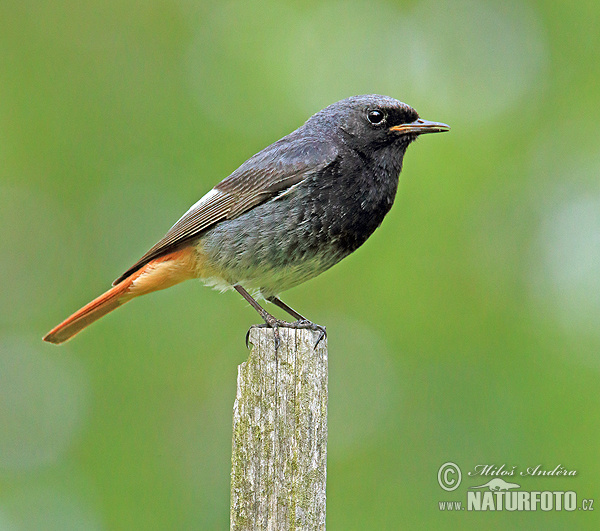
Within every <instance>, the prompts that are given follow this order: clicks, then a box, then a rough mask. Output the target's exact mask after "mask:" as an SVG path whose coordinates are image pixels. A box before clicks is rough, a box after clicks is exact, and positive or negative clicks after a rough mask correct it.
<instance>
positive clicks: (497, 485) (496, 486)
mask: <svg viewBox="0 0 600 531" xmlns="http://www.w3.org/2000/svg"><path fill="white" fill-rule="evenodd" d="M520 486H521V485H517V484H516V483H508V482H507V481H504V480H503V479H500V478H494V479H491V480H490V481H488V482H487V483H485V484H484V485H479V486H477V487H469V488H470V489H483V488H484V487H488V488H489V489H490V490H491V491H492V492H499V491H508V490H510V489H518V488H519V487H520Z"/></svg>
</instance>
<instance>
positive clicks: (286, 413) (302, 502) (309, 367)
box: [230, 328, 327, 531]
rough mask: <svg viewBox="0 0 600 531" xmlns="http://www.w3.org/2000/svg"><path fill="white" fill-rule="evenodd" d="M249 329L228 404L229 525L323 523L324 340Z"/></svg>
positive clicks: (305, 526) (308, 526)
mask: <svg viewBox="0 0 600 531" xmlns="http://www.w3.org/2000/svg"><path fill="white" fill-rule="evenodd" d="M279 333H280V336H281V344H280V346H279V349H278V351H277V353H275V342H274V337H273V330H272V329H269V328H252V329H251V330H250V338H249V342H250V343H251V344H252V345H253V348H252V350H251V352H250V355H249V357H248V360H247V361H246V362H244V363H242V364H241V365H240V366H239V367H238V379H237V396H236V399H235V404H234V406H233V444H232V447H233V449H232V469H231V511H230V516H231V529H232V530H236V531H238V530H244V531H246V530H261V531H262V530H273V531H283V530H289V529H294V530H300V529H302V530H307V531H308V530H310V531H312V530H316V529H323V530H324V529H325V484H326V470H327V469H326V465H327V338H323V339H322V340H321V342H320V343H319V345H318V346H317V348H316V349H314V347H313V346H314V344H315V342H316V341H317V339H318V337H319V333H318V332H314V331H312V330H295V329H292V328H280V329H279Z"/></svg>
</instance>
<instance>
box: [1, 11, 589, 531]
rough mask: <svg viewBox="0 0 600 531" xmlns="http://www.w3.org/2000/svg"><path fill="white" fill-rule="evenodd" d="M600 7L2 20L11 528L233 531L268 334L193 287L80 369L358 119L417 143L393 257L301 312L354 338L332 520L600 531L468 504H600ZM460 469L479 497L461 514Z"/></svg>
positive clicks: (355, 267)
mask: <svg viewBox="0 0 600 531" xmlns="http://www.w3.org/2000/svg"><path fill="white" fill-rule="evenodd" d="M599 20H600V3H598V2H597V1H580V2H577V3H576V4H575V5H574V4H573V3H571V2H543V1H541V0H539V1H537V2H536V1H525V2H524V1H516V0H514V1H513V0H511V1H508V2H492V1H480V2H475V1H471V0H458V1H454V2H441V1H440V2H436V1H434V0H424V1H417V0H413V1H404V2H401V1H396V2H394V1H391V0H390V1H383V0H369V1H367V0H354V1H344V2H342V1H338V2H323V1H321V2H317V1H309V2H300V1H287V2H275V1H274V0H273V1H262V2H251V1H234V2H201V1H193V0H162V1H161V0H148V1H139V0H138V1H134V0H126V1H123V0H119V1H116V0H87V1H83V2H81V1H75V0H57V1H54V2H44V1H40V0H19V1H16V0H2V1H1V2H0V227H1V230H0V249H1V250H2V252H1V254H0V274H1V278H2V286H1V289H0V530H2V531H5V530H10V531H13V530H38V529H40V530H71V529H72V530H88V529H89V530H121V529H122V530H129V529H135V530H137V529H140V530H142V529H143V530H147V529H159V530H162V529H165V530H166V529H182V530H187V529H203V530H204V529H207V530H211V529H226V528H228V525H229V524H228V518H229V514H228V511H229V470H230V453H231V419H232V405H233V400H234V396H235V380H236V371H237V365H238V364H239V363H241V362H243V361H244V360H245V358H246V356H247V351H246V349H245V346H244V334H245V333H246V330H247V328H248V326H249V325H251V324H252V323H255V322H257V316H256V314H255V313H254V311H253V310H252V309H250V308H249V307H248V306H247V304H246V303H245V302H244V301H242V299H241V297H239V296H238V295H237V294H235V293H233V294H232V293H227V294H224V295H221V294H219V293H217V292H214V291H211V290H209V289H207V288H205V287H203V286H202V285H201V284H200V282H188V283H185V284H183V285H179V286H177V287H175V288H173V289H170V290H167V291H164V292H159V293H156V294H153V295H151V296H149V297H145V298H143V299H140V300H137V301H135V302H133V303H131V304H130V305H127V306H126V307H124V308H122V309H120V310H119V311H117V312H115V313H114V314H111V315H110V316H108V317H106V318H104V319H102V320H101V321H100V322H98V323H97V324H96V325H94V326H93V327H92V328H90V329H89V330H87V331H86V332H85V333H83V334H81V336H78V337H77V338H76V339H75V340H73V341H72V342H70V343H68V344H67V345H65V346H63V347H61V348H59V349H57V348H56V347H54V346H51V345H47V344H43V343H42V342H41V336H42V335H43V334H44V333H45V332H46V331H47V330H48V329H50V328H51V327H52V326H54V325H55V324H57V322H59V321H60V320H62V319H63V318H65V317H66V316H67V315H68V314H69V313H71V312H72V311H74V310H75V309H77V308H78V307H79V306H81V305H82V304H84V303H86V302H88V300H90V299H91V298H93V297H95V296H96V295H98V294H99V293H101V292H102V291H103V290H104V289H105V288H107V287H108V286H109V284H110V281H112V280H113V279H114V278H115V277H117V276H118V275H119V274H120V273H122V272H123V271H124V270H125V269H126V268H127V267H128V266H130V265H131V264H132V263H133V262H135V261H136V260H137V259H138V258H139V256H140V255H141V254H143V253H144V252H145V251H146V250H147V249H148V248H149V247H150V246H151V245H152V244H153V243H154V242H155V241H156V240H158V239H159V238H160V237H161V236H162V235H163V234H164V232H165V231H166V230H167V229H168V227H170V226H171V224H172V223H173V222H174V221H176V220H177V218H178V217H179V216H180V215H181V214H182V213H183V212H184V211H185V210H186V209H187V208H188V207H189V206H190V205H191V204H192V203H194V202H195V201H196V200H198V199H199V198H200V197H201V196H202V195H203V194H204V193H205V192H207V191H208V190H209V189H210V188H211V187H212V186H213V185H214V184H215V183H216V182H218V181H219V180H221V179H222V178H224V177H225V176H227V175H228V174H229V173H230V172H231V171H233V170H234V169H235V168H236V167H237V166H238V165H239V164H240V163H241V162H243V161H244V160H245V159H246V158H248V157H249V156H251V155H252V154H254V153H255V152H256V151H258V150H259V149H261V148H262V147H264V146H265V145H267V144H269V143H271V142H272V141H274V140H276V139H278V138H279V137H281V136H283V135H284V134H286V133H288V132H290V131H291V130H293V129H295V128H296V127H298V126H299V125H300V124H301V123H303V122H304V120H306V119H307V118H308V117H309V116H310V115H311V114H312V113H314V112H316V111H317V110H319V109H321V108H322V107H324V106H326V105H328V104H329V103H332V102H333V101H336V100H339V99H342V98H344V97H347V96H350V95H354V94H361V93H381V94H387V95H390V96H393V97H397V98H399V99H401V100H402V101H405V102H407V103H409V104H411V105H413V106H414V107H416V108H417V109H418V111H419V112H420V113H421V115H422V116H423V117H424V118H427V119H430V120H437V121H443V122H446V123H449V124H450V125H451V126H452V131H451V133H448V134H444V135H435V136H433V135H432V136H426V137H424V138H423V139H421V140H419V141H418V142H417V143H416V145H413V146H411V147H410V149H409V151H408V154H407V157H406V159H405V166H404V171H403V174H402V178H401V184H400V189H399V194H398V198H397V200H396V204H395V206H394V208H393V209H392V211H391V213H390V214H389V216H388V217H387V219H386V220H385V222H384V224H383V226H382V227H381V228H380V229H379V230H378V231H377V232H376V233H375V234H374V236H373V237H372V238H371V239H370V240H369V241H368V242H367V244H366V245H364V247H362V248H361V249H360V250H358V251H357V252H356V253H355V254H354V255H353V256H351V257H350V258H348V259H347V260H345V261H344V262H343V263H341V264H339V265H338V266H336V267H335V268H333V269H332V270H330V271H328V272H327V273H325V274H323V275H322V276H321V277H319V278H317V279H315V280H312V281H311V282H309V283H307V284H304V285H302V286H300V287H298V288H295V289H293V290H291V291H289V292H288V293H286V294H285V297H284V298H285V300H286V301H287V302H288V303H289V304H290V305H291V306H292V307H295V308H298V309H299V310H301V311H302V312H303V313H305V314H306V315H308V316H309V317H311V318H312V319H313V320H315V321H316V322H319V323H322V324H325V325H327V327H328V331H329V345H330V395H329V411H330V418H329V434H330V436H329V462H328V464H329V466H328V507H327V509H328V510H327V522H328V528H329V529H332V530H341V529H343V530H354V529H356V530H371V529H373V530H380V529H400V528H406V529H459V528H460V529H482V528H484V529H502V530H505V529H507V528H508V529H567V528H568V529H598V528H599V525H600V524H599V520H598V518H597V517H594V514H595V515H598V511H600V505H599V507H598V508H597V510H596V511H595V513H585V512H583V511H575V512H574V513H566V512H564V511H563V512H562V513H557V512H554V511H552V512H550V513H543V512H541V511H538V512H536V513H521V514H517V513H507V512H502V513H479V514H473V513H468V512H466V511H464V512H462V513H454V514H447V513H445V512H440V510H439V509H438V501H442V500H464V499H465V497H466V494H465V493H466V487H467V486H472V485H478V484H481V483H482V482H483V481H480V480H479V479H480V478H475V479H474V478H468V477H466V476H467V474H466V472H467V471H468V470H471V469H472V468H473V467H474V466H475V465H477V464H495V465H501V464H504V463H505V464H506V465H507V467H511V466H513V465H516V466H518V467H519V470H523V469H524V468H526V467H528V466H535V465H538V464H541V465H543V466H544V467H546V468H548V469H552V468H554V467H555V466H556V465H558V464H561V465H562V466H564V467H566V468H568V469H571V470H577V476H576V477H571V478H556V477H546V478H522V479H521V480H517V481H516V482H517V483H520V484H521V485H522V489H523V490H551V491H554V490H574V491H576V492H577V493H578V496H579V499H581V498H596V502H597V504H600V499H599V498H600V489H599V481H598V477H599V475H600V466H599V459H598V447H599V439H600V429H599V428H600V421H599V413H598V410H599V408H598V406H599V401H600V396H599V392H598V391H599V384H598V380H599V376H600V374H599V373H600V297H599V293H600V181H599V179H598V176H599V173H600V171H599V170H600V147H599V142H598V123H599V118H600V106H599V105H598V96H599V92H600V89H599V80H600V33H599V32H598V24H599ZM446 461H453V462H455V463H457V464H458V465H459V466H461V468H462V470H463V485H461V487H460V488H459V489H458V490H457V491H455V492H453V493H446V492H445V491H443V490H442V489H441V488H440V487H439V485H438V483H437V472H438V469H439V467H440V465H442V463H445V462H446Z"/></svg>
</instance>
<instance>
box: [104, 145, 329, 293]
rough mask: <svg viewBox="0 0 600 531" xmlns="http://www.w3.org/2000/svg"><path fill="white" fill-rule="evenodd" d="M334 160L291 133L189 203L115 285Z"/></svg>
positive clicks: (321, 147) (324, 148) (325, 149)
mask: <svg viewBox="0 0 600 531" xmlns="http://www.w3.org/2000/svg"><path fill="white" fill-rule="evenodd" d="M336 156H337V150H336V148H335V146H334V145H333V144H332V143H328V142H324V141H321V140H317V139H315V138H305V139H300V138H298V137H297V136H296V135H295V134H294V133H292V134H291V135H288V136H287V137H284V138H282V139H281V140H279V141H278V142H275V143H274V144H271V145H270V146H269V147H267V148H265V149H264V150H262V151H260V152H259V153H257V154H256V155H254V157H252V158H251V159H248V160H247V161H246V162H244V164H242V165H241V166H240V167H239V168H238V169H237V170H236V171H234V172H233V173H232V174H231V175H230V176H229V177H227V178H226V179H224V180H223V181H221V182H220V183H219V184H217V185H216V186H215V187H214V188H213V189H212V190H211V191H210V192H208V193H207V194H206V195H205V196H204V197H203V198H202V199H200V201H198V202H197V203H196V204H195V205H193V206H192V207H191V208H190V209H189V210H188V211H187V212H186V213H185V214H184V215H183V216H182V217H181V219H179V221H178V222H177V223H175V225H173V226H172V227H171V228H170V229H169V231H168V232H167V234H165V236H164V238H163V239H162V240H160V241H159V242H158V243H157V244H156V245H154V247H152V248H151V249H150V250H149V251H148V252H147V253H146V254H145V255H144V256H142V258H140V259H139V260H138V261H137V262H136V263H135V264H134V265H133V266H131V267H130V268H129V269H128V270H127V271H125V273H123V274H122V275H121V276H120V277H119V278H118V279H116V280H115V281H114V282H113V285H115V284H118V283H119V282H121V281H122V280H124V279H125V278H127V277H128V276H129V275H131V274H132V273H134V272H135V271H137V270H138V269H140V268H141V267H143V266H144V265H145V264H147V263H148V262H149V261H150V260H153V259H154V258H157V257H159V256H161V255H163V254H165V253H168V252H171V251H173V250H174V249H176V248H177V247H179V246H180V245H181V244H183V243H185V242H186V241H188V240H190V239H192V238H194V237H197V236H198V235H200V234H201V233H202V232H204V231H205V230H207V229H209V228H210V227H212V226H214V225H215V224H216V223H219V222H220V221H223V220H226V219H233V218H235V217H237V216H239V215H241V214H243V213H244V212H246V211H248V210H250V209H251V208H253V207H255V206H257V205H260V204H261V203H264V202H265V201H267V200H269V199H271V198H273V197H275V196H277V195H279V194H281V193H283V192H285V191H286V190H288V189H289V188H290V187H292V186H293V185H295V184H297V183H299V182H300V181H302V180H304V179H306V178H307V177H308V176H310V175H313V174H314V173H316V172H319V171H320V170H322V169H324V168H325V167H327V166H328V165H329V164H331V163H332V162H333V161H334V160H335V158H336Z"/></svg>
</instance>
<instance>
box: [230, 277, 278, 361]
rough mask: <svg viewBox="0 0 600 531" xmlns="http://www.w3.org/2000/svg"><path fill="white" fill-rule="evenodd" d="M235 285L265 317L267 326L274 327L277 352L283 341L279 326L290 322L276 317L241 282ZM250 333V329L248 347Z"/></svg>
mask: <svg viewBox="0 0 600 531" xmlns="http://www.w3.org/2000/svg"><path fill="white" fill-rule="evenodd" d="M233 287H234V288H235V290H236V291H237V292H238V293H239V294H240V295H241V296H242V297H244V299H246V300H247V301H248V303H249V304H250V306H252V308H254V309H255V310H256V311H257V312H258V314H259V315H260V316H261V317H262V318H263V319H264V321H265V323H267V326H269V327H270V328H272V329H273V336H274V337H275V352H277V349H278V348H279V344H280V343H281V339H280V337H279V326H280V325H283V326H287V325H288V323H286V322H285V321H280V320H279V319H276V318H275V317H273V316H272V315H271V314H270V313H269V312H268V311H267V310H265V309H264V308H263V307H262V306H261V305H260V304H258V302H256V301H255V300H254V298H253V297H252V295H250V293H248V292H247V291H246V290H245V289H244V288H243V287H242V286H240V285H239V284H234V285H233ZM253 326H256V325H253ZM250 328H252V327H250ZM249 334H250V330H248V333H247V334H246V348H248V337H249Z"/></svg>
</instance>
